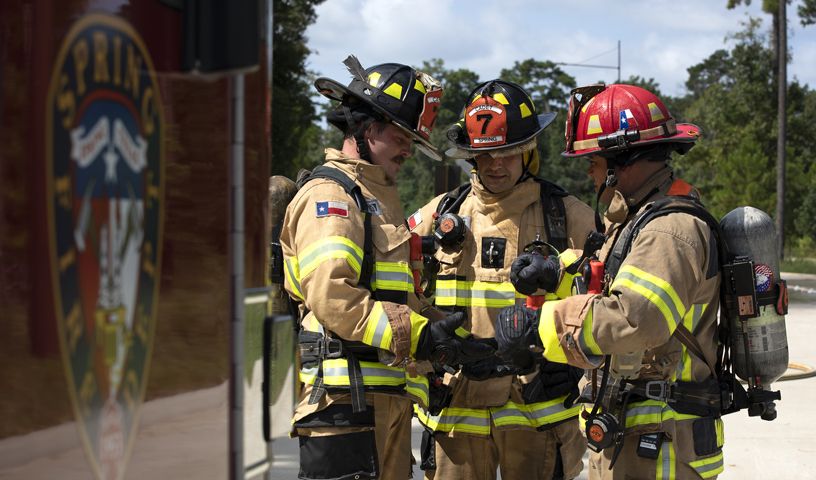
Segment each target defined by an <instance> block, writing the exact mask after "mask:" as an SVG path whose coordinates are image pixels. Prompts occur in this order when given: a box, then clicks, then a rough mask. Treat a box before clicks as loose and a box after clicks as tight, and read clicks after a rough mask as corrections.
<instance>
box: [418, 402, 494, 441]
mask: <svg viewBox="0 0 816 480" xmlns="http://www.w3.org/2000/svg"><path fill="white" fill-rule="evenodd" d="M414 411H415V412H416V414H417V420H419V422H420V423H422V424H423V425H425V426H426V427H428V428H430V429H431V430H433V431H435V432H447V433H470V434H475V435H490V413H489V412H488V411H487V410H480V409H476V408H455V407H448V408H445V409H442V412H440V413H439V415H431V414H429V413H428V412H427V411H425V410H424V409H422V408H415V409H414Z"/></svg>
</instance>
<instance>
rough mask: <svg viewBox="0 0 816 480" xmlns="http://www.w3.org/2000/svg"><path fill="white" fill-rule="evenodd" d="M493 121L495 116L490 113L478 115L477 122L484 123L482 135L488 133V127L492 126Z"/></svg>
mask: <svg viewBox="0 0 816 480" xmlns="http://www.w3.org/2000/svg"><path fill="white" fill-rule="evenodd" d="M491 120H493V115H491V114H489V113H480V114H478V115H476V121H477V122H481V121H484V123H483V124H482V135H484V134H485V133H486V132H487V126H488V125H489V124H490V121H491Z"/></svg>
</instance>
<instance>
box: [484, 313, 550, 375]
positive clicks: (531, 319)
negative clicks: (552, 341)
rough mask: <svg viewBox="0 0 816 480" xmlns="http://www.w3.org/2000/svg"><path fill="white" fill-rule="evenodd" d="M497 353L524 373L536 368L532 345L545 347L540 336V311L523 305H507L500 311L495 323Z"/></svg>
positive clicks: (535, 357)
mask: <svg viewBox="0 0 816 480" xmlns="http://www.w3.org/2000/svg"><path fill="white" fill-rule="evenodd" d="M495 330H496V344H497V345H498V348H497V349H496V354H497V355H498V356H499V357H501V358H502V359H504V360H506V361H508V362H510V363H512V364H513V365H514V366H515V367H516V368H517V369H518V373H519V374H521V375H523V374H525V373H529V372H531V371H532V370H533V369H535V362H536V360H537V359H538V358H539V357H541V354H535V353H533V352H532V351H531V350H530V347H538V348H539V349H540V348H543V346H542V344H541V338H540V337H539V336H538V312H536V311H535V310H533V309H531V308H527V307H525V306H523V305H513V306H511V307H505V308H503V309H502V310H501V311H500V312H499V316H498V318H496V324H495Z"/></svg>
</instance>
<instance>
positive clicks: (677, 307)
mask: <svg viewBox="0 0 816 480" xmlns="http://www.w3.org/2000/svg"><path fill="white" fill-rule="evenodd" d="M621 287H626V288H628V289H630V290H632V291H633V292H637V293H639V294H640V295H642V296H643V297H645V298H646V299H647V300H649V301H650V302H652V303H653V304H654V305H655V306H656V307H657V308H658V310H660V312H661V313H662V314H663V317H664V318H665V320H666V325H667V326H668V328H669V333H670V334H671V333H674V330H675V329H676V328H677V325H678V324H679V323H680V321H681V320H682V319H683V317H684V316H685V314H686V307H685V306H683V302H681V301H680V297H678V296H677V292H675V291H674V288H673V287H672V286H671V285H669V283H668V282H666V281H664V280H661V279H660V278H658V277H656V276H654V275H652V274H650V273H646V272H644V271H643V270H641V269H639V268H637V267H633V266H631V265H626V266H624V267H623V268H621V270H620V272H619V273H618V275H617V276H616V277H615V281H614V282H612V290H618V289H620V288H621Z"/></svg>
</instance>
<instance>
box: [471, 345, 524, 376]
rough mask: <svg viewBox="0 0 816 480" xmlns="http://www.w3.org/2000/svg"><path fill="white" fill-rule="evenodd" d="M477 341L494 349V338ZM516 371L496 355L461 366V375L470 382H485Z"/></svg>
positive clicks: (511, 365) (510, 364)
mask: <svg viewBox="0 0 816 480" xmlns="http://www.w3.org/2000/svg"><path fill="white" fill-rule="evenodd" d="M478 341H479V342H486V343H489V344H491V345H492V346H493V348H494V349H495V348H496V339H494V338H485V339H480V340H478ZM516 370H517V369H516V367H515V366H514V365H513V364H512V363H510V362H508V361H506V360H504V359H502V358H500V357H498V356H496V355H491V356H489V357H487V358H483V359H481V360H476V361H475V362H472V363H468V364H466V365H463V366H462V374H464V376H465V377H467V378H469V379H471V380H487V379H488V378H497V377H504V376H507V375H512V374H514V373H517V371H516Z"/></svg>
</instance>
